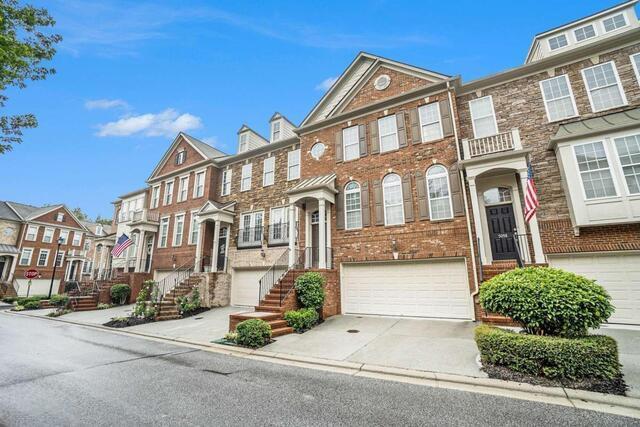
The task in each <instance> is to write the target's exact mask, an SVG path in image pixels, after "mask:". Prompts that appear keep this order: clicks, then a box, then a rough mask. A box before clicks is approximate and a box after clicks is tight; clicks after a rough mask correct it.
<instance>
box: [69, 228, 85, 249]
mask: <svg viewBox="0 0 640 427" xmlns="http://www.w3.org/2000/svg"><path fill="white" fill-rule="evenodd" d="M82 234H83V233H82V232H80V231H74V232H73V238H72V239H71V246H82ZM78 235H79V236H80V239H79V240H78V244H77V245H76V244H75V243H74V242H75V241H76V236H78Z"/></svg>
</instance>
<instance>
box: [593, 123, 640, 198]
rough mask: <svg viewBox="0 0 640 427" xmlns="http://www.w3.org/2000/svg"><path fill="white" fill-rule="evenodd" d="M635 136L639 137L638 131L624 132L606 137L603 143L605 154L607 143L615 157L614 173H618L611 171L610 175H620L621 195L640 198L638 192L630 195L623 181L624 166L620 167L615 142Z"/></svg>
mask: <svg viewBox="0 0 640 427" xmlns="http://www.w3.org/2000/svg"><path fill="white" fill-rule="evenodd" d="M637 135H640V132H638V131H636V132H626V133H624V134H620V135H612V136H606V137H605V138H604V141H605V142H604V145H605V152H606V145H608V144H607V142H609V143H610V144H611V146H612V147H613V154H614V155H615V161H616V164H615V167H616V169H615V171H616V172H618V173H613V171H612V173H611V175H618V174H620V179H621V180H622V182H623V184H622V188H624V193H622V195H623V196H626V197H638V196H640V192H638V193H632V192H631V191H630V190H629V185H628V184H627V180H626V179H625V176H624V169H623V168H624V166H623V165H622V162H620V153H619V152H618V147H617V146H616V141H615V140H616V139H622V138H627V137H629V136H637ZM607 160H608V159H607ZM614 182H615V181H614ZM616 190H617V188H616ZM591 200H593V199H591Z"/></svg>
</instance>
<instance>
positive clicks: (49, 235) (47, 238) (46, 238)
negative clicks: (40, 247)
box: [42, 227, 54, 243]
mask: <svg viewBox="0 0 640 427" xmlns="http://www.w3.org/2000/svg"><path fill="white" fill-rule="evenodd" d="M53 231H54V230H53V228H49V227H46V228H45V229H44V234H43V235H42V241H43V242H44V243H51V242H53Z"/></svg>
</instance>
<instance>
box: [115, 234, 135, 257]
mask: <svg viewBox="0 0 640 427" xmlns="http://www.w3.org/2000/svg"><path fill="white" fill-rule="evenodd" d="M131 245H133V240H131V239H130V238H129V236H127V235H126V234H124V233H122V236H120V237H119V238H118V241H117V242H116V245H115V246H114V247H113V249H112V250H111V255H113V256H115V257H119V256H120V254H121V253H122V252H124V251H125V249H127V248H128V247H129V246H131Z"/></svg>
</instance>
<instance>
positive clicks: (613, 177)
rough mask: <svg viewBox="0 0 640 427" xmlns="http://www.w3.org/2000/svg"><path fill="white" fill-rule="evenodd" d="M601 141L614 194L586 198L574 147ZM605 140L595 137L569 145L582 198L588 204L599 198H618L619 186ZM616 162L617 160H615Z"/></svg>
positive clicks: (599, 199)
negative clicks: (591, 139)
mask: <svg viewBox="0 0 640 427" xmlns="http://www.w3.org/2000/svg"><path fill="white" fill-rule="evenodd" d="M598 142H600V143H602V148H603V149H604V155H605V157H606V160H607V164H608V165H609V173H610V175H611V180H612V181H613V188H614V189H615V191H616V194H615V195H613V196H604V197H593V198H591V199H589V198H587V192H586V191H585V189H584V181H583V180H582V173H581V172H580V165H578V156H577V154H576V149H575V147H580V146H582V145H591V144H595V143H598ZM607 145H608V144H607V142H606V141H605V139H604V138H603V139H595V140H593V141H588V142H581V143H578V144H572V145H571V151H573V167H574V168H575V171H576V173H577V174H578V178H579V179H580V189H581V191H582V200H583V201H584V202H585V203H587V204H589V203H591V202H595V201H601V200H611V199H618V198H620V187H619V186H618V180H617V179H616V173H615V170H614V169H613V164H612V163H611V156H610V154H609V149H608V147H607ZM616 163H617V162H616ZM586 172H593V171H586Z"/></svg>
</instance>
